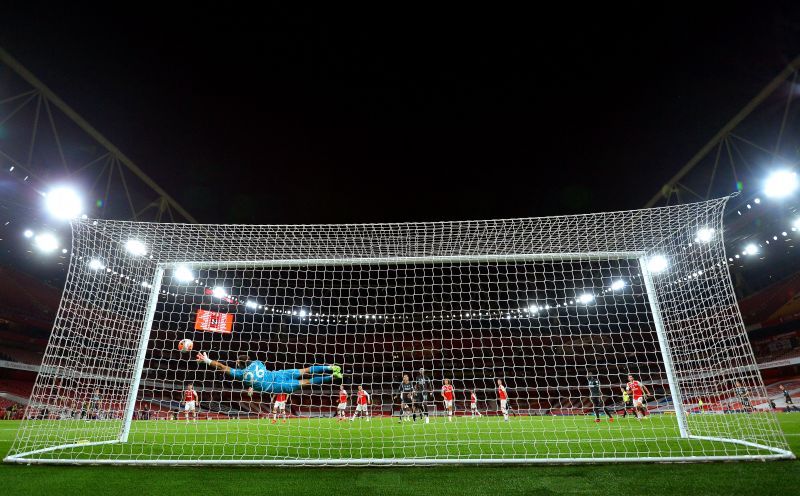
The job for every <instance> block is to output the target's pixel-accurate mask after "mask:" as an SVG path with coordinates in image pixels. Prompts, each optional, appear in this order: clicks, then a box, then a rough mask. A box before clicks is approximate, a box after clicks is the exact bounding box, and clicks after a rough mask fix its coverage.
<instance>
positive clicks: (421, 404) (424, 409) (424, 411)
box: [411, 383, 431, 424]
mask: <svg viewBox="0 0 800 496" xmlns="http://www.w3.org/2000/svg"><path fill="white" fill-rule="evenodd" d="M411 409H412V411H413V412H414V422H416V421H417V412H419V416H420V418H422V416H425V423H426V424H429V423H430V422H431V420H430V418H428V404H427V402H426V401H425V392H424V391H422V390H421V389H420V386H419V384H416V383H415V384H414V402H413V403H412V404H411Z"/></svg>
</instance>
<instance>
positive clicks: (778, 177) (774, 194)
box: [764, 170, 800, 198]
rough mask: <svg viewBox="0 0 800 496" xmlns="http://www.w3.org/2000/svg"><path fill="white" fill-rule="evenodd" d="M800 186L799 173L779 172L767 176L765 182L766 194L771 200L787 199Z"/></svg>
mask: <svg viewBox="0 0 800 496" xmlns="http://www.w3.org/2000/svg"><path fill="white" fill-rule="evenodd" d="M798 186H800V182H798V178H797V173H796V172H793V171H789V170H778V171H775V172H773V173H772V174H770V175H769V176H767V179H766V180H765V181H764V194H765V195H767V196H768V197H770V198H785V197H787V196H789V195H791V194H792V193H794V192H795V190H796V189H797V187H798Z"/></svg>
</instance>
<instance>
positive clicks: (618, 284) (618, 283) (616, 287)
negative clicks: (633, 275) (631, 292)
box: [611, 279, 625, 291]
mask: <svg viewBox="0 0 800 496" xmlns="http://www.w3.org/2000/svg"><path fill="white" fill-rule="evenodd" d="M624 287H625V281H623V280H622V279H618V280H616V281H614V282H612V283H611V291H619V290H620V289H622V288H624Z"/></svg>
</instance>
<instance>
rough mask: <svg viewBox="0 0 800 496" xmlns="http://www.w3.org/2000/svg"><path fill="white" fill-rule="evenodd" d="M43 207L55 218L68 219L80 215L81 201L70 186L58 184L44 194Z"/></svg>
mask: <svg viewBox="0 0 800 496" xmlns="http://www.w3.org/2000/svg"><path fill="white" fill-rule="evenodd" d="M45 207H46V208H47V211H48V212H49V213H50V215H52V216H53V217H55V218H56V219H62V220H70V219H74V218H76V217H78V216H79V215H81V212H82V210H83V201H82V200H81V197H80V196H79V195H78V193H76V192H75V190H73V189H72V188H68V187H66V186H58V187H55V188H53V189H51V190H50V191H48V192H47V193H46V194H45Z"/></svg>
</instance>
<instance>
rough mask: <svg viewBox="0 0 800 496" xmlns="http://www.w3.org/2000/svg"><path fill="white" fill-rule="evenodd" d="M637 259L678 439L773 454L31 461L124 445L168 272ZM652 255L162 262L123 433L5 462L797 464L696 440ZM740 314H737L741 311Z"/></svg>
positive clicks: (775, 454)
mask: <svg viewBox="0 0 800 496" xmlns="http://www.w3.org/2000/svg"><path fill="white" fill-rule="evenodd" d="M623 259H625V260H637V262H638V265H639V269H640V271H641V274H642V278H643V282H644V286H645V290H646V295H647V300H648V302H647V304H648V307H649V310H650V313H651V316H652V319H653V325H654V328H655V333H656V335H657V338H658V343H659V352H660V356H661V359H662V363H663V366H664V375H665V376H666V378H667V383H668V385H669V388H670V396H671V398H672V404H673V406H674V409H675V420H676V423H677V426H678V429H679V432H680V437H681V438H684V439H693V440H701V441H717V442H725V443H733V444H739V445H744V446H749V447H753V448H758V449H762V450H766V451H769V452H771V454H764V455H702V456H670V457H654V456H645V457H635V458H634V457H570V458H562V457H559V458H484V459H482V458H475V459H464V458H345V459H336V458H319V459H295V460H289V459H280V460H276V459H262V460H254V459H227V460H226V459H214V460H210V459H195V460H192V459H158V460H155V459H152V460H148V459H94V458H89V459H84V458H59V459H48V458H29V457H30V456H32V455H37V454H42V453H46V452H51V451H55V450H58V449H66V448H74V447H87V446H98V445H106V444H117V443H125V442H127V441H128V438H129V435H130V430H131V425H132V421H133V414H134V410H135V405H136V400H137V395H138V390H139V386H140V381H141V376H142V371H143V367H144V362H145V357H146V354H147V345H148V342H149V339H150V333H151V330H152V325H153V321H154V318H155V313H156V309H157V306H158V298H159V293H160V291H161V283H162V280H163V277H164V273H165V272H166V271H167V270H170V269H174V268H176V267H178V266H183V267H188V268H190V269H193V270H196V269H219V268H225V269H236V268H252V267H260V268H275V267H288V266H293V267H297V266H348V265H405V264H437V263H479V262H541V261H552V260H557V261H591V260H603V261H607V260H623ZM647 261H648V253H647V252H646V251H619V252H587V253H540V254H520V255H468V256H430V257H380V258H367V257H357V258H342V259H335V258H331V259H283V260H260V261H258V260H257V261H237V260H233V261H230V260H228V261H195V262H191V261H185V262H158V263H156V264H155V273H154V276H153V278H152V280H151V281H150V288H151V290H150V294H149V296H148V300H147V308H146V318H145V321H144V325H143V326H142V329H141V336H140V339H139V343H138V348H137V350H138V351H137V356H136V365H135V370H134V374H133V380H132V381H131V385H130V388H129V391H128V396H127V400H126V406H125V409H124V417H123V423H122V428H121V430H120V434H119V436H118V438H117V439H111V440H105V441H96V442H86V443H70V444H64V445H58V446H50V447H47V448H42V449H38V450H32V451H28V452H23V453H17V454H14V455H9V456H7V457H6V458H5V459H4V461H6V462H13V463H25V464H31V463H40V464H59V465H64V464H68V465H69V464H108V465H251V466H252V465H294V466H309V465H311V466H329V465H349V466H365V465H442V464H450V465H509V464H523V465H524V464H528V465H544V464H574V463H620V462H623V463H639V462H659V463H664V462H687V461H692V462H712V461H733V460H740V461H742V460H761V461H763V460H768V459H794V458H795V456H794V454H793V453H792V452H791V451H790V450H784V449H780V448H776V447H772V446H766V445H761V444H758V443H752V442H749V441H744V440H740V439H733V438H721V437H708V436H697V435H692V434H691V432H690V430H689V425H688V422H687V418H686V411H685V409H684V404H683V400H682V394H681V389H680V384H679V382H678V379H677V376H676V374H675V370H674V366H673V357H672V354H671V350H670V343H669V339H668V336H667V333H666V329H665V327H664V323H663V319H662V316H661V310H660V306H659V300H658V294H657V291H656V289H655V284H654V281H653V274H652V273H651V271H650V270H648V264H647ZM737 311H738V309H737Z"/></svg>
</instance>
